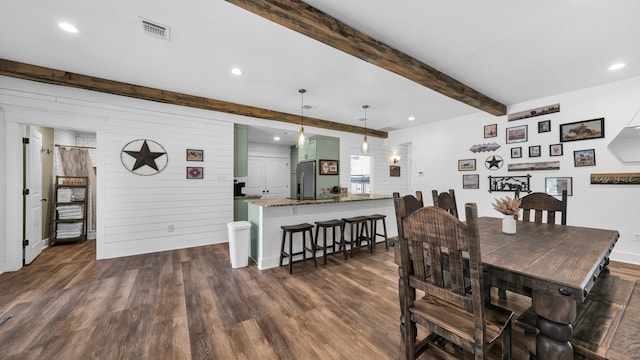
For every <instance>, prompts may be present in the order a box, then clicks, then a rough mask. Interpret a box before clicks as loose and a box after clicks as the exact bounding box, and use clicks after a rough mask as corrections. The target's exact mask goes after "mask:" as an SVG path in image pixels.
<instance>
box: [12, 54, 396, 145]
mask: <svg viewBox="0 0 640 360" xmlns="http://www.w3.org/2000/svg"><path fill="white" fill-rule="evenodd" d="M0 75H5V76H10V77H14V78H19V79H24V80H32V81H37V82H42V83H47V84H53V85H61V86H69V87H74V88H80V89H85V90H92V91H99V92H103V93H107V94H114V95H121V96H127V97H132V98H137V99H143V100H149V101H155V102H161V103H167V104H173V105H182V106H188V107H193V108H199V109H205V110H212V111H219V112H224V113H229V114H235V115H242V116H250V117H254V118H258V119H265V120H273V121H280V122H286V123H291V124H300V115H294V114H288V113H284V112H280V111H275V110H269V109H263V108H258V107H254V106H249V105H242V104H235V103H231V102H227V101H221V100H215V99H209V98H204V97H200V96H193V95H188V94H182V93H177V92H173V91H167V90H161V89H155V88H151V87H146V86H140V85H134V84H128V83H123V82H119V81H113V80H107V79H102V78H97V77H93V76H87V75H81V74H75V73H71V72H67V71H62V70H56V69H50V68H46V67H41V66H36V65H30V64H24V63H20V62H15V61H11V60H5V59H0ZM304 125H305V126H310V127H317V128H321V129H330V130H337V131H343V132H350V133H355V134H364V132H365V129H364V128H363V127H359V126H352V125H347V124H341V123H338V122H334V121H328V120H322V119H317V118H312V117H306V116H305V118H304ZM366 132H367V135H368V136H374V137H379V138H383V139H386V138H387V137H388V134H387V132H385V131H379V130H372V129H366Z"/></svg>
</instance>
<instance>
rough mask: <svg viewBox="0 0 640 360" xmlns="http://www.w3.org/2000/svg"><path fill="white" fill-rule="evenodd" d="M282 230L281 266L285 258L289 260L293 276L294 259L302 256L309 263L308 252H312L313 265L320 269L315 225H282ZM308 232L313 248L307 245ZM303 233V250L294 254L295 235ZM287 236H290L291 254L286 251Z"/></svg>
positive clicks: (290, 272)
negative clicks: (317, 258) (315, 239)
mask: <svg viewBox="0 0 640 360" xmlns="http://www.w3.org/2000/svg"><path fill="white" fill-rule="evenodd" d="M280 228H281V229H282V244H281V246H280V266H282V260H283V259H284V258H285V257H288V258H289V274H293V257H294V256H295V255H302V259H303V260H304V261H305V262H306V261H307V251H310V252H311V257H313V264H314V265H315V267H318V262H317V261H316V244H315V242H314V241H313V225H311V224H307V223H303V224H297V225H282V226H280ZM307 231H308V232H309V240H310V245H311V248H308V247H307V245H306V242H307V236H306V234H307ZM298 232H300V233H302V250H301V251H298V252H295V253H294V252H293V234H295V233H298ZM287 234H289V252H286V251H284V243H285V242H286V239H287Z"/></svg>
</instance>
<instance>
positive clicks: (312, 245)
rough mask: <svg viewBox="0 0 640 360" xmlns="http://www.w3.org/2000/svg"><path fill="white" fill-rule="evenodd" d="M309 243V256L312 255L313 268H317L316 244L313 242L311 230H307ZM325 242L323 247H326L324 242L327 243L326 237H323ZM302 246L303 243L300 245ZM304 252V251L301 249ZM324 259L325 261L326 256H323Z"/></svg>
mask: <svg viewBox="0 0 640 360" xmlns="http://www.w3.org/2000/svg"><path fill="white" fill-rule="evenodd" d="M309 237H310V239H309V242H310V243H311V254H313V265H314V266H315V267H318V261H317V260H316V242H315V241H314V240H313V231H311V229H309ZM324 240H325V245H326V241H327V237H326V236H325V237H324ZM302 246H304V242H303V243H302ZM303 251H304V249H303ZM325 251H326V246H325ZM325 259H326V254H325Z"/></svg>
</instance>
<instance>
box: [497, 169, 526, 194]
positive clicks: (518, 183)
mask: <svg viewBox="0 0 640 360" xmlns="http://www.w3.org/2000/svg"><path fill="white" fill-rule="evenodd" d="M530 179H531V175H529V174H527V175H523V176H489V192H494V191H519V192H520V193H524V192H526V193H530V192H531V187H530V186H529V180H530Z"/></svg>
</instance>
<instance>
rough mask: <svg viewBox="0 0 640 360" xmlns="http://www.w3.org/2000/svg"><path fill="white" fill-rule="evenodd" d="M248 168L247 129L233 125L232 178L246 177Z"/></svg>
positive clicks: (244, 126) (243, 126)
mask: <svg viewBox="0 0 640 360" xmlns="http://www.w3.org/2000/svg"><path fill="white" fill-rule="evenodd" d="M248 168H249V128H248V127H247V126H246V125H239V124H235V125H234V128H233V176H236V177H238V176H247V171H248Z"/></svg>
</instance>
